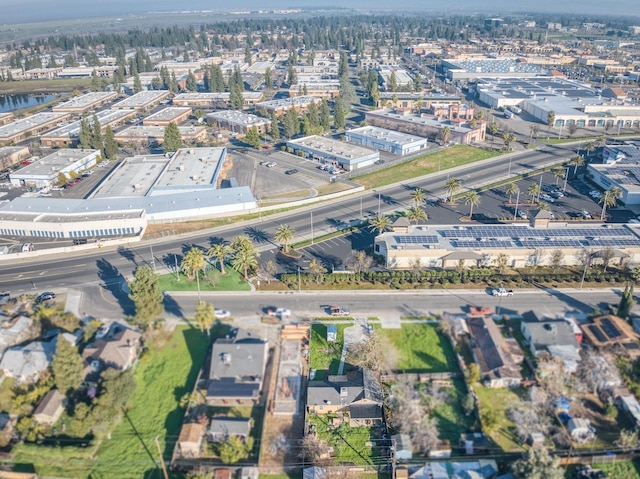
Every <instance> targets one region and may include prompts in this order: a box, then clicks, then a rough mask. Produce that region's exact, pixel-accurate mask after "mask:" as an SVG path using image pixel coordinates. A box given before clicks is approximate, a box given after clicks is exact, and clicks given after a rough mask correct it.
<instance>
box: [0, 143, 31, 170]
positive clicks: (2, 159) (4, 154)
mask: <svg viewBox="0 0 640 479" xmlns="http://www.w3.org/2000/svg"><path fill="white" fill-rule="evenodd" d="M30 156H31V152H30V151H29V147H28V146H1V147H0V170H6V169H8V168H11V167H12V166H14V165H17V164H18V163H20V162H21V161H23V160H26V159H27V158H29V157H30Z"/></svg>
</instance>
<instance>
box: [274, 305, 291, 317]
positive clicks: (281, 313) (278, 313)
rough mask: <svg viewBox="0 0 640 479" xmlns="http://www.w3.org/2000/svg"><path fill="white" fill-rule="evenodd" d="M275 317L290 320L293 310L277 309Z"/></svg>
mask: <svg viewBox="0 0 640 479" xmlns="http://www.w3.org/2000/svg"><path fill="white" fill-rule="evenodd" d="M275 316H277V317H278V318H280V319H282V318H288V317H289V316H291V310H290V309H287V308H277V309H276V312H275Z"/></svg>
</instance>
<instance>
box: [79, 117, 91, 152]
mask: <svg viewBox="0 0 640 479" xmlns="http://www.w3.org/2000/svg"><path fill="white" fill-rule="evenodd" d="M78 146H79V147H80V148H83V149H88V148H91V127H90V126H89V120H87V118H86V117H84V118H82V120H80V133H79V134H78Z"/></svg>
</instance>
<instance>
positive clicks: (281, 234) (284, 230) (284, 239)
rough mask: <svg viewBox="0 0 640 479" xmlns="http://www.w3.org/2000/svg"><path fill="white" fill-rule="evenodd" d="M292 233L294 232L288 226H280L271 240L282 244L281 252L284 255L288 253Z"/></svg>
mask: <svg viewBox="0 0 640 479" xmlns="http://www.w3.org/2000/svg"><path fill="white" fill-rule="evenodd" d="M294 233H295V230H294V229H293V228H292V227H290V226H289V225H280V226H278V227H277V228H276V232H275V234H274V235H273V238H274V239H275V240H276V241H278V242H280V243H281V244H282V251H284V252H285V253H288V252H289V245H290V243H291V239H292V238H293V235H294Z"/></svg>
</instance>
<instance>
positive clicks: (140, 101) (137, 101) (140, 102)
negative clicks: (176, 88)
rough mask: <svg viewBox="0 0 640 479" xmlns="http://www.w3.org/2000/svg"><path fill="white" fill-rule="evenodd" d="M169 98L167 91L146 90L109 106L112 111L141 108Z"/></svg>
mask: <svg viewBox="0 0 640 479" xmlns="http://www.w3.org/2000/svg"><path fill="white" fill-rule="evenodd" d="M168 96H169V91H168V90H148V91H141V92H139V93H136V94H135V95H132V96H130V97H128V98H125V99H124V100H121V101H119V102H117V103H114V104H113V105H111V108H113V109H118V108H121V109H124V108H131V109H135V108H143V107H145V106H147V105H149V104H152V103H156V102H159V101H161V100H162V99H164V98H166V97H168Z"/></svg>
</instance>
